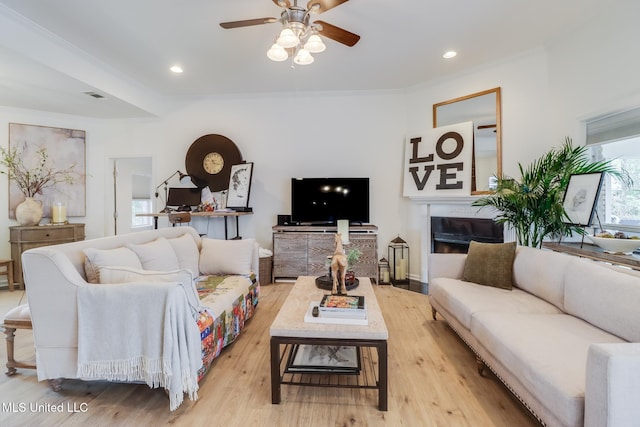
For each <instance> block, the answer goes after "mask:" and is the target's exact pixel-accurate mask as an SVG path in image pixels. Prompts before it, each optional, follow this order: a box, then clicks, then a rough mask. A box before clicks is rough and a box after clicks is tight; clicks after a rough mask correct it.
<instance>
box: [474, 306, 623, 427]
mask: <svg viewBox="0 0 640 427" xmlns="http://www.w3.org/2000/svg"><path fill="white" fill-rule="evenodd" d="M471 333H472V334H473V335H474V336H475V337H476V338H477V339H478V341H480V342H481V343H482V345H483V346H484V348H485V349H486V350H487V351H488V352H489V353H491V355H492V356H493V357H495V358H496V359H497V360H499V361H500V363H501V365H502V366H503V367H505V368H506V369H507V370H509V371H510V372H511V374H512V375H513V377H512V378H509V377H508V376H507V377H505V378H504V380H505V381H506V382H507V383H510V382H513V381H519V382H520V383H521V384H522V385H523V386H524V387H525V388H526V389H527V390H529V391H530V392H531V393H532V394H533V395H534V396H536V397H537V399H538V400H539V401H540V402H541V403H542V404H543V405H544V406H545V407H546V408H548V410H549V411H550V412H551V413H553V414H554V415H555V416H556V417H557V418H558V419H559V420H560V421H561V422H562V425H565V426H582V425H583V422H584V420H583V418H584V393H585V372H586V366H587V351H588V348H589V345H591V344H592V343H615V342H621V341H622V340H620V338H618V337H616V336H614V335H611V334H608V333H606V332H605V331H602V330H601V329H599V328H596V327H595V326H593V325H590V324H589V323H587V322H585V321H583V320H581V319H578V318H576V317H573V316H570V315H567V314H550V315H540V314H523V313H509V312H502V313H499V312H482V313H476V314H474V315H473V319H472V321H471Z"/></svg>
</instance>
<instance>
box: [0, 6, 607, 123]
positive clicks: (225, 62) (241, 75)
mask: <svg viewBox="0 0 640 427" xmlns="http://www.w3.org/2000/svg"><path fill="white" fill-rule="evenodd" d="M305 1H306V0H303V1H301V2H300V3H301V4H303V5H304V3H305ZM603 3H606V2H602V1H598V0H562V1H558V0H538V1H524V0H482V1H479V0H447V1H442V0H439V1H436V0H393V1H389V0H350V1H348V2H347V3H344V4H342V5H340V6H338V7H336V8H333V9H331V10H329V11H327V12H326V13H324V14H322V15H320V16H319V17H316V18H315V19H322V20H324V21H327V22H329V23H331V24H333V25H336V26H339V27H342V28H344V29H347V30H349V31H351V32H354V33H356V34H359V35H360V36H361V39H360V42H359V43H358V44H356V45H355V46H354V47H351V48H350V47H346V46H344V45H342V44H340V43H337V42H334V41H333V40H328V39H325V44H326V45H327V50H326V51H325V52H323V53H321V54H317V55H316V56H315V58H316V61H315V63H313V64H311V65H308V66H295V67H292V66H291V62H290V61H287V62H284V63H282V62H280V63H278V62H272V61H270V60H269V59H268V58H267V57H266V51H267V49H268V48H269V47H270V45H271V43H273V41H274V36H275V35H276V33H277V32H278V29H279V24H277V23H274V24H266V25H261V26H254V27H245V28H237V29H231V30H225V29H222V28H221V27H220V26H219V25H218V24H219V23H220V22H224V21H236V20H244V19H252V18H263V17H278V16H279V14H280V10H281V9H280V8H279V7H277V6H276V5H275V4H274V3H273V1H271V0H207V1H204V0H189V1H183V2H180V1H176V0H133V1H132V0H110V1H98V0H55V1H43V0H0V105H3V106H9V107H18V108H29V109H37V110H43V111H55V112H62V113H68V114H76V115H84V116H90V117H105V118H109V117H141V116H145V115H147V116H148V115H160V114H162V113H164V112H166V111H168V109H169V108H170V106H171V105H175V103H178V102H180V101H183V100H185V99H190V98H191V97H200V96H216V95H224V94H241V93H253V94H255V93H277V92H302V91H339V90H387V89H390V90H393V89H404V88H409V87H412V86H414V85H417V84H420V83H423V82H428V81H432V80H435V79H441V78H446V76H448V75H451V74H454V73H460V72H463V71H465V70H468V69H471V68H474V67H478V66H481V65H482V64H485V63H489V62H493V61H497V60H500V59H502V58H507V57H509V56H512V55H515V54H517V53H520V52H523V51H526V50H529V49H531V48H534V47H538V46H540V45H543V44H545V43H547V42H549V41H550V40H553V39H554V38H556V37H559V36H562V34H563V33H565V32H571V31H572V30H573V29H574V28H576V27H579V26H581V25H584V23H585V22H587V21H588V20H591V19H593V18H594V17H596V16H597V14H598V8H601V7H605V6H604V5H603ZM450 49H453V50H456V51H457V52H458V56H457V57H456V58H454V59H452V60H444V59H442V54H443V53H444V52H445V51H447V50H450ZM174 64H180V65H181V66H182V67H183V68H184V73H183V74H181V75H175V74H173V73H171V72H170V71H169V67H170V66H171V65H174ZM85 92H97V93H100V94H102V95H104V96H105V98H104V99H95V98H92V97H89V96H87V95H85V94H84V93H85Z"/></svg>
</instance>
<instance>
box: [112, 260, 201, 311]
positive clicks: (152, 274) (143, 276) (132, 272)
mask: <svg viewBox="0 0 640 427" xmlns="http://www.w3.org/2000/svg"><path fill="white" fill-rule="evenodd" d="M135 282H149V283H158V282H161V283H167V282H169V283H173V282H175V283H181V284H182V285H183V286H184V288H185V291H186V294H187V299H188V301H189V304H190V305H191V306H192V307H194V308H197V307H198V306H199V305H200V303H199V298H198V291H197V289H196V287H195V283H194V281H193V275H192V274H191V271H189V270H187V269H182V270H174V271H151V270H142V269H137V268H130V267H122V266H112V267H102V268H101V269H100V283H101V284H119V283H135Z"/></svg>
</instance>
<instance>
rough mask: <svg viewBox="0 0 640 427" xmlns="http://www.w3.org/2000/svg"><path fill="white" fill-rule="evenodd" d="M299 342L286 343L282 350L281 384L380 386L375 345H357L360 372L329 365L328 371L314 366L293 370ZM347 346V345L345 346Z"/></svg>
mask: <svg viewBox="0 0 640 427" xmlns="http://www.w3.org/2000/svg"><path fill="white" fill-rule="evenodd" d="M297 346H298V344H286V345H284V351H282V352H281V355H282V356H281V358H280V372H281V378H280V383H281V384H287V385H300V386H312V387H337V388H364V389H376V388H378V383H379V380H380V379H379V378H378V363H379V362H378V354H377V351H374V348H373V347H361V346H358V347H357V355H358V357H359V358H360V364H359V370H358V372H357V373H356V372H350V371H348V370H337V369H334V368H332V367H331V366H328V367H327V368H326V371H323V370H322V369H321V368H318V367H314V368H313V370H314V372H308V371H305V372H291V371H290V368H291V360H292V352H294V351H295V349H296V347H297ZM345 347H346V346H345Z"/></svg>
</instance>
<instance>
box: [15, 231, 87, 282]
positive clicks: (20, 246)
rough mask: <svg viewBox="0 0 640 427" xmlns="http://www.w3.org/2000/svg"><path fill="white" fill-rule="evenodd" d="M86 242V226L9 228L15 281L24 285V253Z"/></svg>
mask: <svg viewBox="0 0 640 427" xmlns="http://www.w3.org/2000/svg"><path fill="white" fill-rule="evenodd" d="M78 240H84V224H65V225H34V226H14V227H9V242H11V259H13V267H14V269H13V272H14V275H13V276H14V277H13V279H14V281H15V282H16V283H24V278H23V276H22V253H23V252H24V251H26V250H27V249H33V248H39V247H41V246H50V245H59V244H61V243H70V242H76V241H78Z"/></svg>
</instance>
